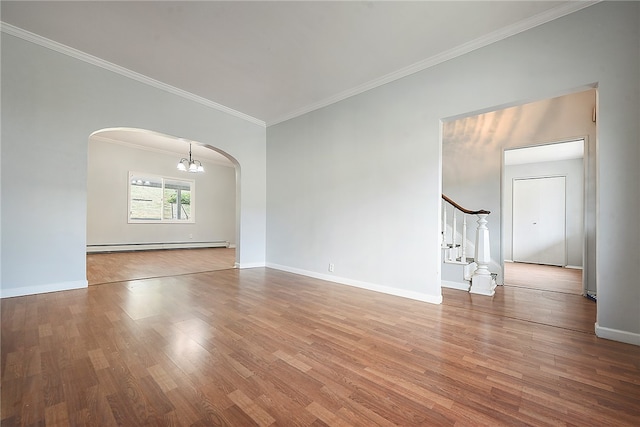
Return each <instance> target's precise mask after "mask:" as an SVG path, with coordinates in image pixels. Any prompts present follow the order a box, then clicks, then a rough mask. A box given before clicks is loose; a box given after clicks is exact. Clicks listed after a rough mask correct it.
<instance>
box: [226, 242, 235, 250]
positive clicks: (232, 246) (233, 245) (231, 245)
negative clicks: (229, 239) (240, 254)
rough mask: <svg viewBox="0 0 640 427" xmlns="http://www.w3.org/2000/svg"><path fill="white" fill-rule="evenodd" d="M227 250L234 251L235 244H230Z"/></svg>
mask: <svg viewBox="0 0 640 427" xmlns="http://www.w3.org/2000/svg"><path fill="white" fill-rule="evenodd" d="M228 248H229V249H235V248H236V244H235V243H231V244H230V245H229V246H228Z"/></svg>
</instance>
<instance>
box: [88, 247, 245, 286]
mask: <svg viewBox="0 0 640 427" xmlns="http://www.w3.org/2000/svg"><path fill="white" fill-rule="evenodd" d="M235 261H236V250H235V249H233V248H202V249H171V250H158V251H135V252H110V253H94V254H87V280H88V282H89V285H97V284H101V283H111V282H122V281H124V280H134V279H147V278H152V277H165V276H177V275H180V274H189V273H201V272H204V271H214V270H224V269H227V268H233V266H234V264H235Z"/></svg>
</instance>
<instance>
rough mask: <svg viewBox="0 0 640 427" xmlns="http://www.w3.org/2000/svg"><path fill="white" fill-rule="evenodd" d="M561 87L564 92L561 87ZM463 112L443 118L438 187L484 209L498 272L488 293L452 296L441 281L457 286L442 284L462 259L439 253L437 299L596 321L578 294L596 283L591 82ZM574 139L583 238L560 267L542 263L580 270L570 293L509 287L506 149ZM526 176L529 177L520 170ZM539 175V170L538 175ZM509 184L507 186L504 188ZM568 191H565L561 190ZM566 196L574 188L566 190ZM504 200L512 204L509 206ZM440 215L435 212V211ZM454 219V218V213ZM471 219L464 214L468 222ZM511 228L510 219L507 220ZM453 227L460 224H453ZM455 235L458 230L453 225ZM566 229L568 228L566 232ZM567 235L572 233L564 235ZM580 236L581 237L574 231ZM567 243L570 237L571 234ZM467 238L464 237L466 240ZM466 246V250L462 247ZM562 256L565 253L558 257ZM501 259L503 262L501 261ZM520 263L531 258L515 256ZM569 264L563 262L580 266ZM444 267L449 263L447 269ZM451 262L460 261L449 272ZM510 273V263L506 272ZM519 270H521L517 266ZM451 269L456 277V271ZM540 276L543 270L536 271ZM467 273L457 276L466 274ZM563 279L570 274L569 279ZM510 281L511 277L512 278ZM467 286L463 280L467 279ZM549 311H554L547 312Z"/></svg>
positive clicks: (492, 264)
mask: <svg viewBox="0 0 640 427" xmlns="http://www.w3.org/2000/svg"><path fill="white" fill-rule="evenodd" d="M565 93H567V92H565ZM485 111H488V112H481V113H475V114H469V115H460V116H455V117H452V118H450V119H443V121H442V192H443V194H446V195H447V196H448V197H449V198H451V199H452V200H455V201H456V202H457V203H458V204H460V205H462V206H465V207H472V208H473V209H483V210H487V211H490V212H491V214H490V215H488V216H487V218H486V219H487V221H488V224H486V227H487V229H488V230H489V235H490V245H489V246H490V261H489V265H488V268H489V270H490V272H491V273H495V274H497V284H498V285H503V286H498V287H497V288H496V289H495V295H494V296H493V297H491V298H487V297H486V296H481V297H475V296H474V295H467V296H466V297H462V296H460V297H454V294H455V292H461V291H458V290H456V291H453V290H450V289H446V288H453V289H462V288H460V287H455V288H454V287H453V286H449V285H447V284H446V282H448V281H451V282H454V281H456V280H458V281H459V279H458V277H463V270H462V268H463V267H462V266H451V265H446V263H445V262H444V258H443V267H442V270H441V277H442V286H443V303H445V304H447V303H451V304H455V303H456V300H458V299H460V300H461V301H462V300H464V301H463V303H460V304H461V305H465V306H468V307H469V308H470V309H474V310H482V311H492V310H497V311H500V312H505V311H507V312H509V313H511V315H512V316H513V317H514V318H519V319H523V320H535V321H536V322H543V323H545V324H549V325H552V326H558V327H568V328H573V327H575V325H573V324H568V323H567V322H566V319H565V318H564V317H563V315H562V313H566V312H571V313H572V315H573V314H576V313H580V314H581V315H584V317H585V318H588V319H593V321H594V322H595V309H596V306H595V305H594V304H593V303H591V302H590V301H588V300H586V299H585V298H583V297H582V295H579V294H582V293H585V294H586V295H595V290H596V272H595V269H596V258H595V257H596V251H595V248H596V220H595V219H596V186H597V182H596V179H597V175H596V122H595V119H596V117H595V113H594V112H595V111H596V89H595V87H589V88H587V87H582V88H579V89H576V90H575V91H573V92H571V93H568V94H566V95H562V96H558V97H555V98H548V99H543V100H539V101H534V102H530V103H526V104H518V105H514V106H508V107H506V108H502V109H496V110H488V109H487V110H485ZM578 140H579V141H581V143H582V145H583V147H584V157H583V159H582V163H580V165H582V166H581V167H582V171H583V190H582V193H581V194H582V196H583V202H582V205H581V206H582V209H583V210H582V214H583V215H582V218H583V224H582V228H583V237H582V241H581V242H579V243H578V247H579V248H581V249H578V252H580V253H581V258H580V259H579V260H577V261H573V260H572V258H567V261H566V262H565V263H563V264H565V265H564V266H559V267H549V268H555V269H556V271H563V272H569V273H572V274H574V275H575V274H580V273H582V274H581V277H579V278H578V279H577V283H578V291H576V293H567V292H558V288H557V286H558V285H556V289H555V291H550V290H546V289H535V288H534V287H533V286H532V285H526V287H525V286H524V285H521V286H518V287H517V286H509V282H510V279H509V278H508V277H506V278H505V275H508V274H509V273H510V271H509V266H507V268H506V271H505V265H507V264H509V265H510V266H513V265H514V264H515V263H512V262H511V263H510V262H509V261H513V259H512V257H513V255H512V251H511V248H510V247H509V248H507V247H506V245H507V243H509V244H510V245H511V244H512V237H511V236H509V238H508V239H506V237H505V224H506V220H505V218H504V216H505V214H506V213H507V212H506V211H507V207H506V206H505V205H504V201H503V194H504V192H505V184H504V178H505V169H504V168H505V166H504V155H505V151H507V150H512V149H519V148H526V147H529V146H543V145H551V143H556V142H570V141H578ZM558 175H562V174H560V173H548V174H547V176H558ZM521 177H523V178H531V177H532V176H521ZM537 177H538V178H540V176H537ZM511 192H512V190H510V194H512V193H511ZM567 194H568V193H567ZM571 195H572V196H573V194H571ZM509 206H511V205H509ZM441 220H442V218H441ZM459 221H460V220H459ZM474 222H475V221H470V223H471V227H472V226H473V223H474ZM509 227H510V230H511V227H512V225H510V226H509ZM458 229H459V226H458ZM458 234H460V232H458ZM474 234H475V233H474V230H470V231H468V232H467V236H474ZM572 236H573V235H572ZM571 238H572V239H574V237H571ZM578 240H580V237H578ZM571 242H572V244H574V243H575V242H574V241H573V240H571ZM473 243H474V242H473V240H472V239H470V242H469V243H468V245H469V248H472V247H473ZM467 253H473V250H468V251H467ZM567 255H568V252H567V254H565V256H567ZM505 260H506V261H507V262H505ZM521 264H522V265H523V266H535V264H525V263H521ZM580 266H582V270H580V269H579V268H570V267H580ZM449 267H451V268H449ZM453 267H459V268H458V269H457V270H455V271H454V268H453ZM511 272H513V270H512V271H511ZM516 274H518V277H520V274H525V275H527V276H530V277H532V276H533V275H534V274H533V272H531V271H528V272H516ZM455 275H457V276H455ZM539 275H542V273H539ZM466 276H467V275H466V272H465V273H464V279H465V280H466V279H467V277H466ZM564 280H565V279H563V278H561V277H559V276H556V277H554V278H549V277H546V278H542V279H541V281H542V282H544V281H547V282H549V281H555V282H562V281H564ZM567 280H573V281H574V282H575V281H576V279H575V278H569V279H567ZM511 282H513V280H511ZM467 289H468V284H467ZM549 313H558V314H557V315H555V314H549Z"/></svg>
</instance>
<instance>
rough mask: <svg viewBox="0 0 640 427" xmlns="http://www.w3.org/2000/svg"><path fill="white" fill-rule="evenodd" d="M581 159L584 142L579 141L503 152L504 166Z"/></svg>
mask: <svg viewBox="0 0 640 427" xmlns="http://www.w3.org/2000/svg"><path fill="white" fill-rule="evenodd" d="M583 157H584V140H582V139H580V140H577V141H568V142H560V143H557V144H546V145H538V146H535V147H526V148H515V149H512V150H505V152H504V164H505V166H512V165H524V164H528V163H541V162H552V161H557V160H572V159H582V158H583Z"/></svg>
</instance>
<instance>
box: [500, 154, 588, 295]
mask: <svg viewBox="0 0 640 427" xmlns="http://www.w3.org/2000/svg"><path fill="white" fill-rule="evenodd" d="M583 167H584V164H583V160H582V159H573V160H561V161H554V162H541V163H529V164H524V165H513V166H506V167H505V168H504V187H503V193H502V194H503V207H504V210H503V211H502V215H503V221H504V251H503V253H504V259H505V260H513V252H512V250H513V246H512V243H513V240H512V236H513V235H512V232H513V180H514V179H516V178H536V177H538V178H540V177H545V176H564V177H566V181H565V185H566V200H567V203H566V208H565V214H566V222H565V224H566V229H565V233H566V239H567V240H566V248H567V264H568V265H569V266H572V267H582V247H583V243H584V238H583V236H584V233H583V229H584V223H583V216H584V209H583V207H584V204H583V200H584V197H583V191H584V190H583V189H584V183H583ZM594 290H595V289H594Z"/></svg>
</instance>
